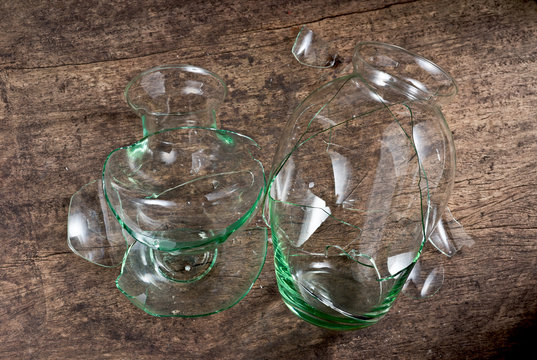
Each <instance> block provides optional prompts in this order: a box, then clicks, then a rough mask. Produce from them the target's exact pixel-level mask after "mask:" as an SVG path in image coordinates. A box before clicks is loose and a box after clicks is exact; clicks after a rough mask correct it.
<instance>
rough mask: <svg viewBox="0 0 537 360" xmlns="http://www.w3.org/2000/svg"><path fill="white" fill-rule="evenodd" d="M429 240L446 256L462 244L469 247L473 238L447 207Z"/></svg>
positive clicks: (451, 254) (450, 254)
mask: <svg viewBox="0 0 537 360" xmlns="http://www.w3.org/2000/svg"><path fill="white" fill-rule="evenodd" d="M429 241H430V242H431V244H433V246H434V247H435V248H436V249H438V251H440V252H441V253H442V254H444V255H446V256H453V255H455V253H456V252H457V251H459V250H460V249H461V248H462V247H463V246H468V247H471V246H473V244H474V240H473V239H472V238H471V237H470V236H469V235H468V234H467V233H466V231H464V228H463V226H462V225H461V224H460V223H459V222H458V221H457V220H455V218H454V217H453V214H451V211H450V210H449V208H446V210H445V212H444V214H443V216H442V218H441V219H440V220H439V221H438V224H437V226H436V228H435V229H434V231H433V232H432V234H431V235H429Z"/></svg>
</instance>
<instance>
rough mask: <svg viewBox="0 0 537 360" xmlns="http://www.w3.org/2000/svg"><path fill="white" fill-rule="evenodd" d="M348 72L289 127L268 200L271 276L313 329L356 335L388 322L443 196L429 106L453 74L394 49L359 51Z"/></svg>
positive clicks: (435, 125)
mask: <svg viewBox="0 0 537 360" xmlns="http://www.w3.org/2000/svg"><path fill="white" fill-rule="evenodd" d="M353 62H354V69H355V71H354V73H352V74H350V75H347V76H343V77H340V78H338V79H335V80H333V81H331V82H329V83H327V84H325V85H323V86H321V87H320V88H319V89H317V90H315V91H314V92H313V93H311V94H310V95H309V96H308V97H307V98H306V99H305V100H304V101H303V102H302V103H301V104H300V105H299V106H298V107H297V109H296V110H295V111H294V113H293V114H292V116H291V118H290V120H289V121H288V123H287V125H286V127H285V130H284V134H283V136H282V138H281V141H280V144H279V147H278V150H277V152H276V155H275V158H274V162H273V168H272V170H271V175H270V178H269V179H270V182H269V185H270V190H269V194H268V203H269V206H268V208H269V210H268V212H269V213H268V215H269V221H270V226H271V232H272V239H273V244H274V253H275V266H276V278H277V282H278V287H279V290H280V293H281V295H282V297H283V300H284V302H285V303H286V305H287V306H288V307H289V308H290V309H291V310H292V311H293V312H294V313H295V314H297V315H298V316H299V317H301V318H303V319H305V320H306V321H309V322H311V323H313V324H315V325H318V326H321V327H325V328H329V329H337V330H350V329H357V328H362V327H365V326H369V325H371V324H374V323H376V322H377V321H378V320H379V319H380V318H381V317H382V316H383V315H384V314H386V313H387V312H388V310H389V309H390V307H391V306H392V304H393V302H394V300H395V299H396V298H397V296H398V294H399V292H400V290H401V288H402V287H403V285H404V284H405V282H406V280H407V278H408V276H409V274H410V272H411V271H412V269H413V267H414V265H415V263H416V262H417V260H418V259H419V257H420V253H421V251H422V248H423V246H424V243H425V241H426V239H427V238H428V237H429V235H430V234H431V232H432V230H433V229H434V227H435V225H436V223H437V222H438V220H439V219H440V217H441V216H442V214H443V212H444V209H445V208H446V205H447V201H448V199H449V196H450V192H451V189H452V187H453V180H454V172H455V149H454V145H453V140H452V136H451V132H450V130H449V128H448V125H447V123H446V121H445V119H444V116H443V114H442V111H441V109H440V106H439V104H441V103H442V102H445V101H446V100H447V99H449V98H450V97H451V96H452V95H454V94H455V93H456V90H457V87H456V85H455V82H454V80H453V79H452V78H451V76H450V75H449V74H448V73H447V72H445V71H444V70H442V69H441V68H440V67H439V66H438V65H436V64H434V63H432V62H431V61H429V60H427V59H425V58H423V57H421V56H419V55H417V54H413V53H411V52H408V51H406V50H404V49H402V48H400V47H397V46H393V45H388V44H383V43H375V42H365V43H359V44H358V45H357V47H356V49H355V53H354V57H353Z"/></svg>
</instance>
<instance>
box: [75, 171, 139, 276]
mask: <svg viewBox="0 0 537 360" xmlns="http://www.w3.org/2000/svg"><path fill="white" fill-rule="evenodd" d="M130 239H131V238H130V236H128V235H126V234H123V232H122V229H121V226H120V225H119V223H118V222H117V220H116V218H115V217H114V216H113V214H112V213H111V212H110V211H109V210H108V205H107V204H106V201H105V199H104V194H103V189H102V182H101V181H97V180H93V181H91V182H89V183H88V184H86V185H84V186H82V187H81V188H80V190H78V191H77V192H76V193H74V194H73V196H72V197H71V202H70V204H69V215H68V218H67V244H68V245H69V248H70V249H71V250H72V251H73V252H74V253H75V254H77V255H79V256H81V257H83V258H84V259H86V260H88V261H90V262H92V263H94V264H97V265H101V266H105V267H114V266H119V265H120V264H121V261H122V260H123V255H124V254H125V251H126V250H127V245H128V241H130Z"/></svg>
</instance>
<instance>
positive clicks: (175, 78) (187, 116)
mask: <svg viewBox="0 0 537 360" xmlns="http://www.w3.org/2000/svg"><path fill="white" fill-rule="evenodd" d="M226 95H227V86H226V84H225V82H224V81H223V80H222V79H221V78H220V77H218V75H216V74H214V73H212V72H210V71H208V70H205V69H202V68H200V67H197V66H192V65H162V66H157V67H154V68H151V69H149V70H146V71H144V72H142V73H141V74H139V75H138V76H136V77H135V78H134V79H132V80H131V82H130V83H129V84H128V85H127V87H126V89H125V99H126V100H127V103H128V104H129V106H130V107H131V109H132V110H134V112H135V113H136V114H138V116H140V117H141V118H142V124H143V134H144V136H146V135H149V134H152V133H155V132H157V131H160V130H165V129H171V128H176V127H181V126H200V127H214V128H218V127H219V124H218V122H217V118H216V115H215V112H216V109H217V108H218V107H219V106H220V104H221V103H222V102H223V101H224V99H225V97H226Z"/></svg>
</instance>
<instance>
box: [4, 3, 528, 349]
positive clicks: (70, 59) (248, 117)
mask: <svg viewBox="0 0 537 360" xmlns="http://www.w3.org/2000/svg"><path fill="white" fill-rule="evenodd" d="M0 13H2V21H1V22H0V120H1V121H0V169H1V170H0V179H1V187H0V240H1V241H2V246H1V249H0V286H1V287H2V291H1V292H0V358H2V359H58V358H61V359H64V358H69V359H76V358H80V359H91V358H95V359H102V358H117V359H127V358H136V359H156V358H171V357H173V358H182V359H196V358H202V359H205V358H217V359H220V358H221V359H282V358H289V359H355V358H364V359H378V358H400V359H414V358H416V359H428V358H431V359H433V358H434V359H438V358H449V359H455V358H505V357H516V356H517V355H520V354H521V353H522V350H524V349H530V346H531V345H532V341H533V337H534V335H530V334H534V333H535V331H536V324H537V273H536V271H537V166H536V163H537V121H536V120H537V111H536V110H535V109H537V4H536V3H535V2H534V1H521V0H514V1H492V0H486V1H481V2H473V1H458V0H449V1H448V0H440V1H432V0H431V1H427V0H424V1H395V0H394V1H388V0H386V1H381V0H368V1H292V2H287V1H283V0H281V1H280V0H269V1H263V2H261V1H259V2H255V1H250V2H249V1H239V2H237V1H208V2H202V1H197V2H186V1H176V2H169V1H139V0H131V1H129V2H127V1H125V2H105V1H53V2H39V1H31V0H25V1H4V2H2V3H1V4H0ZM302 24H307V25H308V26H309V27H310V28H312V29H313V30H315V31H317V32H318V33H319V34H320V35H321V36H323V37H324V38H325V39H329V40H331V41H333V42H334V45H335V46H336V47H337V48H338V51H339V54H340V58H341V64H339V65H338V67H337V68H336V69H333V70H326V71H321V70H315V69H310V68H303V67H301V66H300V65H299V64H298V63H297V62H296V61H295V60H294V58H293V57H292V55H291V54H290V49H291V46H292V42H293V39H294V36H295V35H296V33H297V31H298V29H299V27H300V25H302ZM359 40H377V41H385V42H389V43H394V44H397V45H400V46H403V47H406V48H408V49H410V50H413V51H416V52H419V53H421V54H423V55H425V56H426V57H428V58H431V59H433V60H434V61H435V62H437V63H438V64H440V65H441V66H443V67H444V68H445V69H446V70H448V71H449V72H450V73H452V74H453V76H454V77H455V78H456V80H457V82H458V84H459V95H458V96H457V97H456V98H455V99H454V101H453V102H452V103H451V104H449V105H447V106H445V107H444V112H445V115H446V117H447V120H448V123H449V125H450V127H451V129H452V131H453V133H454V138H455V144H456V147H457V156H458V157H457V160H458V168H457V178H456V185H455V190H454V193H453V196H452V199H451V201H450V207H451V209H452V211H453V214H454V215H455V217H457V218H458V219H459V220H460V221H461V222H462V223H463V225H464V226H465V229H466V231H467V233H468V234H469V235H470V236H471V237H472V238H473V239H474V241H475V244H474V246H473V247H471V248H464V249H463V250H462V251H461V253H460V254H458V255H457V256H455V257H454V258H453V259H451V260H450V261H449V262H448V264H447V265H446V281H445V284H444V287H443V288H442V290H441V291H440V293H439V294H437V295H436V296H434V297H432V298H430V299H427V300H423V301H416V300H412V299H410V298H407V297H404V296H402V297H401V298H400V299H398V301H397V302H396V304H395V306H394V308H393V309H392V311H391V312H390V313H389V314H388V315H387V316H386V317H385V318H384V319H383V320H381V321H380V323H378V324H377V325H375V326H373V327H370V328H367V329H364V330H361V331H355V332H348V333H335V332H329V331H325V330H322V329H319V328H316V327H313V326H311V325H309V324H307V323H305V322H303V321H301V320H300V319H298V318H296V317H295V316H294V315H293V314H292V313H291V312H290V311H289V310H287V308H286V307H285V305H284V304H283V302H282V301H281V299H280V297H279V294H278V291H277V287H276V284H275V277H274V266H273V264H272V261H271V260H270V257H271V256H272V249H269V260H268V261H267V263H266V265H265V268H264V269H263V272H262V274H261V277H260V278H259V280H258V281H257V282H256V284H255V285H254V288H253V289H252V291H251V292H250V294H249V295H248V296H247V297H246V298H245V299H244V300H243V301H241V302H240V303H239V304H238V305H236V306H235V307H233V308H231V309H230V310H227V311H225V312H223V313H220V314H217V315H214V316H210V317H206V318H199V319H159V318H153V317H151V316H149V315H147V314H145V313H144V312H142V311H141V310H139V309H137V308H135V307H133V306H132V305H131V304H130V302H129V301H128V300H127V298H125V297H124V296H123V295H121V294H120V293H119V292H118V291H117V289H116V288H115V284H114V280H115V278H116V277H117V274H118V269H103V268H99V267H96V266H94V265H92V264H90V263H88V262H85V261H84V260H82V259H81V258H78V257H77V256H76V255H74V254H73V253H71V252H70V251H69V249H68V248H67V245H66V240H65V239H66V220H67V211H68V205H69V199H70V196H71V195H72V194H73V193H74V192H75V191H76V190H77V189H79V188H80V187H81V186H82V185H84V184H85V183H87V182H88V181H90V180H92V179H94V178H96V177H98V176H99V172H100V168H101V166H102V163H103V161H104V159H105V157H106V155H107V153H108V152H109V151H110V150H112V149H114V148H116V147H118V146H121V145H126V144H129V143H131V142H132V141H134V140H136V139H137V138H139V137H140V133H141V126H140V123H139V120H138V119H137V118H136V116H135V115H134V114H131V112H130V110H129V109H128V107H127V106H126V103H125V101H124V100H123V97H122V96H123V95H122V92H123V88H124V87H125V85H126V83H127V82H128V81H129V79H130V78H132V77H133V76H134V75H135V74H137V73H138V72H140V71H141V70H143V69H145V68H148V67H151V66H155V65H158V64H166V63H192V64H194V65H198V66H202V67H206V68H208V69H210V70H212V71H214V72H216V73H217V74H221V75H222V76H223V77H224V78H225V80H226V81H227V83H228V85H229V89H230V93H229V97H228V100H227V101H226V104H225V105H224V106H223V108H222V109H221V112H220V113H219V115H220V118H221V122H222V126H223V127H225V128H228V129H234V130H236V131H239V132H243V133H245V134H247V135H250V136H252V137H253V138H254V139H256V140H257V141H258V142H259V144H260V145H261V146H262V147H263V149H264V155H263V159H262V160H263V163H264V164H265V166H266V167H267V168H268V167H270V162H271V159H272V155H273V153H274V151H275V146H276V143H277V141H278V139H279V136H280V132H281V129H282V127H283V125H284V124H285V122H286V120H287V118H288V115H289V113H290V112H291V111H292V109H293V108H294V107H295V106H296V105H297V104H298V102H299V101H300V100H301V99H303V98H304V96H305V95H306V94H307V93H309V92H310V91H311V90H313V89H314V88H315V87H317V86H318V85H320V84H321V83H322V82H324V81H326V80H327V79H329V78H332V77H334V76H336V75H338V74H341V73H344V72H345V71H349V64H350V58H351V55H352V48H353V46H354V44H355V43H356V42H357V41H359Z"/></svg>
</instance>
